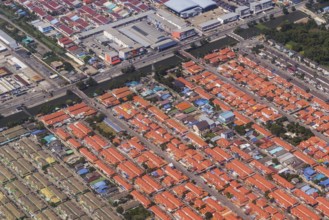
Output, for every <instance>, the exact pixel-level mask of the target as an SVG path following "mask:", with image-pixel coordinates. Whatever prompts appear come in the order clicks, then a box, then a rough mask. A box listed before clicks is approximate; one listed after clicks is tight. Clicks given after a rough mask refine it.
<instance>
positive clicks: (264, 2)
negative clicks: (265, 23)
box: [250, 0, 274, 14]
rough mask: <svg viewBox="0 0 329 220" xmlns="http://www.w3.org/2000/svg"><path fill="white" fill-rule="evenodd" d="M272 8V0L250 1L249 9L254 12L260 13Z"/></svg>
mask: <svg viewBox="0 0 329 220" xmlns="http://www.w3.org/2000/svg"><path fill="white" fill-rule="evenodd" d="M272 8H274V4H273V2H272V0H261V1H257V2H252V3H250V10H251V11H252V12H253V13H254V14H257V13H260V12H263V11H266V10H269V9H272Z"/></svg>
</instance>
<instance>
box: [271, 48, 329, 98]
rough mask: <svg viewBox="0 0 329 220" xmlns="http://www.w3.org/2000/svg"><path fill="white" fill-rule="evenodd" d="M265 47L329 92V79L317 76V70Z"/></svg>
mask: <svg viewBox="0 0 329 220" xmlns="http://www.w3.org/2000/svg"><path fill="white" fill-rule="evenodd" d="M265 46H266V50H267V51H269V52H270V53H271V54H273V55H274V56H276V57H280V58H282V59H284V60H286V62H287V63H288V64H290V65H292V66H295V67H297V69H298V71H300V72H302V73H304V74H305V75H306V76H308V77H309V78H311V79H314V80H315V81H316V82H318V83H320V84H321V85H322V87H324V88H326V89H328V91H329V79H328V77H325V76H323V75H321V74H317V73H316V70H313V69H311V68H309V67H307V66H305V65H303V64H302V63H301V62H297V61H295V60H293V59H291V58H290V57H288V56H287V55H286V54H284V53H281V52H279V51H277V50H276V49H273V48H271V47H270V46H268V45H265ZM328 98H329V97H327V99H328Z"/></svg>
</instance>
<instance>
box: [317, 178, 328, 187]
mask: <svg viewBox="0 0 329 220" xmlns="http://www.w3.org/2000/svg"><path fill="white" fill-rule="evenodd" d="M319 185H321V186H325V187H327V186H329V179H326V180H323V181H321V182H320V183H319Z"/></svg>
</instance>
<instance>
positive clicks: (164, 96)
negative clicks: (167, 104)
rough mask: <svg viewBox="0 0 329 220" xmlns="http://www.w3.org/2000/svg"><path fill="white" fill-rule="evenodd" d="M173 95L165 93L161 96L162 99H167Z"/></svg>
mask: <svg viewBox="0 0 329 220" xmlns="http://www.w3.org/2000/svg"><path fill="white" fill-rule="evenodd" d="M170 97H171V95H170V94H169V93H167V94H163V95H162V96H161V99H162V100H165V99H169V98H170Z"/></svg>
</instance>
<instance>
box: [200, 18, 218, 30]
mask: <svg viewBox="0 0 329 220" xmlns="http://www.w3.org/2000/svg"><path fill="white" fill-rule="evenodd" d="M221 24H222V22H221V21H220V20H219V19H213V20H209V21H206V22H203V23H201V24H199V25H198V29H199V30H200V32H203V31H208V30H211V29H213V28H216V27H218V26H220V25H221Z"/></svg>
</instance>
